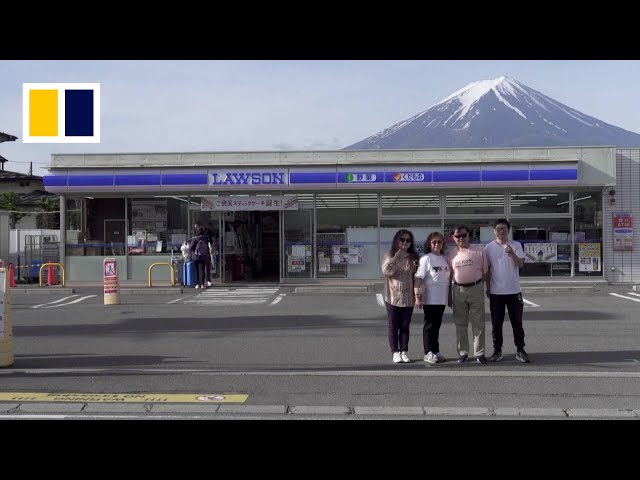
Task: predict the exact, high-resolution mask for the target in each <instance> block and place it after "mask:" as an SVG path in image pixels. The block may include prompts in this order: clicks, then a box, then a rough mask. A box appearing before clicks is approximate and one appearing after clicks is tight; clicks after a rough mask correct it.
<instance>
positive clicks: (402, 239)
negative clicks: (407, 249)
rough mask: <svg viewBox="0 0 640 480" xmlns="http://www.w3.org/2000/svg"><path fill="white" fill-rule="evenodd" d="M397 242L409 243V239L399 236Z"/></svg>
mask: <svg viewBox="0 0 640 480" xmlns="http://www.w3.org/2000/svg"><path fill="white" fill-rule="evenodd" d="M398 241H399V242H402V243H411V239H410V238H400V239H398Z"/></svg>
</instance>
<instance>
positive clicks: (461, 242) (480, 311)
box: [448, 225, 487, 364]
mask: <svg viewBox="0 0 640 480" xmlns="http://www.w3.org/2000/svg"><path fill="white" fill-rule="evenodd" d="M469 237H470V235H469V229H468V228H467V227H466V226H464V225H460V226H457V227H455V228H454V230H453V238H454V240H455V242H456V247H455V248H454V249H453V250H452V251H451V252H450V253H449V257H448V261H449V268H450V269H451V280H452V284H451V290H450V295H449V305H450V306H451V307H452V308H453V322H454V323H455V325H456V341H457V348H458V355H459V356H458V363H464V362H466V361H467V358H469V332H468V330H469V323H471V332H472V333H473V352H474V355H475V357H476V361H477V362H478V363H481V364H485V363H487V357H486V356H485V354H484V347H485V344H484V286H483V283H484V280H485V276H486V274H487V261H486V258H485V256H484V251H483V250H482V247H480V246H477V245H471V244H470V243H469V241H470V238H469Z"/></svg>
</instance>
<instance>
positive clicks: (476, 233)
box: [443, 216, 500, 249]
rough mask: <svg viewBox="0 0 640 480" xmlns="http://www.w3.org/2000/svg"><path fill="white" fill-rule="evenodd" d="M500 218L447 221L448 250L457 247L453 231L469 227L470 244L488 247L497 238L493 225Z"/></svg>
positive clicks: (446, 238)
mask: <svg viewBox="0 0 640 480" xmlns="http://www.w3.org/2000/svg"><path fill="white" fill-rule="evenodd" d="M498 218H500V216H496V217H491V218H487V217H485V218H474V219H473V220H468V219H461V220H453V219H447V220H445V222H444V232H443V233H444V238H445V242H446V244H447V248H448V249H451V248H453V247H455V246H456V242H455V241H454V240H453V230H454V229H455V228H456V227H458V226H465V227H467V230H468V231H469V234H470V238H469V242H470V243H472V244H476V245H486V244H487V243H489V242H492V241H493V240H495V238H496V237H495V235H494V234H493V224H494V223H495V221H496V220H497V219H498Z"/></svg>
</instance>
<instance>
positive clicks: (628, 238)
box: [613, 212, 633, 251]
mask: <svg viewBox="0 0 640 480" xmlns="http://www.w3.org/2000/svg"><path fill="white" fill-rule="evenodd" d="M613 249H614V250H617V251H631V250H633V215H632V214H631V213H626V212H613Z"/></svg>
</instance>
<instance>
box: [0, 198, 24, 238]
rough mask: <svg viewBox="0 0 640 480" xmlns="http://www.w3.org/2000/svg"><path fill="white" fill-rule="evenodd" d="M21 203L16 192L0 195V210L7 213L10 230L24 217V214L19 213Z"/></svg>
mask: <svg viewBox="0 0 640 480" xmlns="http://www.w3.org/2000/svg"><path fill="white" fill-rule="evenodd" d="M21 209H22V202H21V201H20V195H18V194H17V193H16V192H8V193H3V194H2V195H0V210H7V211H9V212H10V213H9V223H10V228H11V229H14V228H16V224H17V223H18V222H19V221H20V219H21V218H22V217H24V216H26V215H27V214H26V213H21V212H20V210H21Z"/></svg>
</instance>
